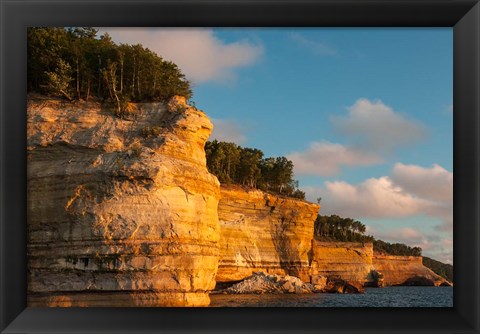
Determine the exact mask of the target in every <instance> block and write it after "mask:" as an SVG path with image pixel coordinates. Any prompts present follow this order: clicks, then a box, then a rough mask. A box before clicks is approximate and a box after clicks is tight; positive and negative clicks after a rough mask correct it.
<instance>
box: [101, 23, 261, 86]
mask: <svg viewBox="0 0 480 334" xmlns="http://www.w3.org/2000/svg"><path fill="white" fill-rule="evenodd" d="M99 31H100V33H104V32H105V31H107V32H108V33H109V35H110V36H111V37H112V39H113V40H114V41H115V42H117V43H128V44H142V45H143V46H144V47H147V48H149V49H150V50H152V51H154V52H156V53H157V54H158V55H160V56H161V57H163V58H164V59H167V60H171V61H173V62H174V63H176V64H177V65H178V66H179V67H180V69H181V70H182V72H183V73H184V74H185V75H186V77H187V79H189V80H191V81H193V82H194V83H201V82H205V81H220V82H225V81H231V80H234V79H235V77H236V74H235V69H237V68H240V67H246V66H251V65H253V64H254V63H256V62H257V61H258V60H259V58H260V57H261V56H262V54H263V52H264V49H263V46H262V45H259V44H252V43H251V42H250V41H248V40H240V41H236V42H234V43H228V44H227V43H225V42H223V41H222V40H220V39H219V38H218V37H216V36H215V34H214V33H213V31H212V29H206V28H204V29H202V28H102V29H100V30H99Z"/></svg>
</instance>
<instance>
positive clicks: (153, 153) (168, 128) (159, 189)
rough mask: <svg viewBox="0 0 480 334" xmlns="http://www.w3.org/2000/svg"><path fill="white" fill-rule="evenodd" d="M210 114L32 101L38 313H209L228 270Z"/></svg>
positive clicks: (31, 278)
mask: <svg viewBox="0 0 480 334" xmlns="http://www.w3.org/2000/svg"><path fill="white" fill-rule="evenodd" d="M211 130H212V124H211V122H210V121H209V119H208V118H207V117H206V115H205V114H204V113H203V112H201V111H199V110H197V109H195V108H192V107H190V106H188V105H187V104H186V103H185V100H184V99H183V98H180V97H176V98H173V99H172V100H171V101H170V102H169V104H168V106H167V105H165V104H160V103H148V104H138V105H130V106H129V107H128V110H127V112H126V113H124V114H123V115H122V116H121V117H118V116H115V115H114V114H113V112H112V111H111V110H108V109H105V108H102V106H101V105H100V104H98V103H93V102H90V103H86V102H77V103H74V104H72V103H66V102H62V101H59V100H46V99H41V98H40V97H37V98H30V99H29V101H28V124H27V135H28V152H27V153H28V225H27V226H28V268H29V269H28V305H29V306H202V305H208V304H209V297H208V292H209V290H211V289H213V288H214V286H215V275H216V272H217V267H218V254H219V248H218V241H219V237H220V234H219V225H218V215H217V207H218V198H219V183H218V180H217V179H216V177H214V176H213V175H211V174H210V173H209V172H208V171H207V168H206V160H205V152H204V144H205V142H206V140H207V139H208V137H209V135H210V133H211Z"/></svg>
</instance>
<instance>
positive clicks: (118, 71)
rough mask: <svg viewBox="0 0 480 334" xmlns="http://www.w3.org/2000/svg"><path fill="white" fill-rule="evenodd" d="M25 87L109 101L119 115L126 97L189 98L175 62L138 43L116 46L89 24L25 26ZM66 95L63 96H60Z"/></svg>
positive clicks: (135, 99) (129, 98)
mask: <svg viewBox="0 0 480 334" xmlns="http://www.w3.org/2000/svg"><path fill="white" fill-rule="evenodd" d="M27 38H28V42H27V43H28V44H27V52H28V65H27V68H28V70H27V83H28V86H27V87H28V91H37V92H41V93H53V94H56V95H58V94H60V95H62V96H64V97H67V98H69V99H70V98H77V99H87V100H88V99H89V98H90V97H96V98H100V99H102V100H107V101H111V102H113V103H114V104H115V105H116V109H117V113H121V112H122V111H123V108H124V106H125V103H124V102H125V101H136V102H140V101H164V100H167V99H169V98H170V97H172V96H174V95H182V96H185V97H186V98H187V99H190V98H191V97H192V90H191V87H190V83H189V82H188V81H187V80H186V78H185V76H184V74H182V72H181V71H180V69H179V68H178V66H177V65H175V64H174V63H172V62H170V61H166V60H163V59H162V58H161V57H159V56H158V55H157V54H155V53H154V52H153V51H151V50H149V49H148V48H144V47H143V46H142V45H140V44H137V45H126V44H120V45H117V44H115V43H114V42H113V41H112V39H111V38H110V36H109V35H108V34H107V33H105V34H104V35H102V36H100V37H97V30H95V29H93V28H90V27H75V28H68V29H66V28H50V27H47V28H44V27H33V28H28V30H27ZM65 93H66V94H65Z"/></svg>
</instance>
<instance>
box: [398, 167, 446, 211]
mask: <svg viewBox="0 0 480 334" xmlns="http://www.w3.org/2000/svg"><path fill="white" fill-rule="evenodd" d="M391 178H392V180H393V181H394V182H395V183H396V184H398V185H399V186H400V187H402V188H403V189H404V190H406V191H408V192H410V193H412V194H415V195H417V196H419V197H424V198H430V199H433V200H436V201H443V202H446V201H452V200H453V173H452V172H449V171H447V170H446V169H444V168H443V167H441V166H439V165H437V164H434V165H433V166H432V167H431V168H424V167H421V166H417V165H404V164H402V163H396V164H395V166H394V167H393V173H392V175H391Z"/></svg>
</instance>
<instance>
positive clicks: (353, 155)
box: [287, 99, 426, 176]
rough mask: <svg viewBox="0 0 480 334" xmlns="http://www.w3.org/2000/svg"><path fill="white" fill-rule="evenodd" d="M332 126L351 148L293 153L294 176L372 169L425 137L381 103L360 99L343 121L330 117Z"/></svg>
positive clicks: (320, 146)
mask: <svg viewBox="0 0 480 334" xmlns="http://www.w3.org/2000/svg"><path fill="white" fill-rule="evenodd" d="M331 121H332V123H333V125H334V126H335V127H336V128H337V129H339V130H340V131H341V132H342V136H343V137H344V138H345V139H347V140H349V141H350V142H351V144H347V145H342V144H337V143H331V142H328V141H321V142H313V143H311V144H310V147H309V148H308V149H307V150H306V151H304V152H293V153H291V154H289V155H288V156H287V157H288V158H289V159H290V160H292V161H293V163H294V166H295V173H296V174H297V175H318V176H331V175H335V174H338V173H339V172H340V168H341V167H342V166H371V165H374V164H378V163H381V162H383V161H384V159H383V158H382V157H383V156H385V154H388V153H391V152H393V151H394V150H395V149H397V148H399V147H402V146H406V145H410V144H413V143H415V142H417V141H418V140H420V139H421V138H423V137H424V136H425V135H426V129H425V128H424V127H423V126H422V125H421V124H419V123H416V122H414V121H411V120H408V119H406V118H405V117H403V116H402V115H400V114H398V113H396V112H395V111H394V110H393V109H392V108H390V107H389V106H386V105H385V104H383V102H381V101H374V102H371V101H370V100H368V99H359V100H357V101H356V102H355V104H353V105H352V106H351V107H349V108H348V115H347V116H346V117H333V118H332V119H331Z"/></svg>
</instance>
